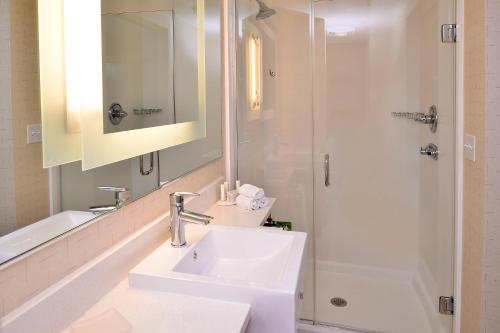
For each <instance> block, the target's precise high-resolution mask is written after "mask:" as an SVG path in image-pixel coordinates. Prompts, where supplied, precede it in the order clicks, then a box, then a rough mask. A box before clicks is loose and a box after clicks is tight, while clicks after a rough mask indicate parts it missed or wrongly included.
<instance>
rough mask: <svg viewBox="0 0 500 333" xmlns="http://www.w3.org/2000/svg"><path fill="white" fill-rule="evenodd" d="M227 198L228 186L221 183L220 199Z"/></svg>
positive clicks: (224, 199)
mask: <svg viewBox="0 0 500 333" xmlns="http://www.w3.org/2000/svg"><path fill="white" fill-rule="evenodd" d="M226 200H227V192H226V186H225V184H221V185H220V201H226Z"/></svg>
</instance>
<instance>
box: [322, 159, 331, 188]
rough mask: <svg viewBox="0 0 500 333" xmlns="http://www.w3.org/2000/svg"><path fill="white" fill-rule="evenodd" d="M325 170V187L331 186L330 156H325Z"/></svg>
mask: <svg viewBox="0 0 500 333" xmlns="http://www.w3.org/2000/svg"><path fill="white" fill-rule="evenodd" d="M323 163H324V168H325V186H326V187H328V186H330V154H325V160H324V162H323Z"/></svg>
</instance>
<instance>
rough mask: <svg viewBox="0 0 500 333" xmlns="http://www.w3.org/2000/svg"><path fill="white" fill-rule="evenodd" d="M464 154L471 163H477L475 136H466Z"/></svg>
mask: <svg viewBox="0 0 500 333" xmlns="http://www.w3.org/2000/svg"><path fill="white" fill-rule="evenodd" d="M464 154H465V158H466V159H468V160H469V161H472V162H475V161H476V137H475V136H474V135H470V134H466V135H465V140H464Z"/></svg>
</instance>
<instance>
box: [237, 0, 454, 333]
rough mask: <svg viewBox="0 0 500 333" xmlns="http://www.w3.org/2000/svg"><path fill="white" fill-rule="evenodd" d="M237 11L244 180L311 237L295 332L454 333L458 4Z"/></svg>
mask: <svg viewBox="0 0 500 333" xmlns="http://www.w3.org/2000/svg"><path fill="white" fill-rule="evenodd" d="M236 4H237V28H238V29H237V34H238V35H237V37H238V46H237V49H238V51H237V88H238V90H237V91H238V95H237V98H238V110H237V123H238V160H237V164H238V166H237V170H238V178H239V179H240V180H241V181H242V182H246V183H253V184H255V185H258V186H261V187H263V188H264V189H265V190H266V193H267V195H268V196H271V197H276V198H277V199H278V200H277V202H276V205H275V207H274V208H273V212H272V214H273V218H274V219H276V220H280V221H291V222H292V223H293V228H294V230H299V231H304V232H307V233H308V235H309V239H308V253H307V260H306V279H305V280H306V282H305V289H304V299H303V305H302V313H301V318H303V319H304V320H305V321H306V322H310V323H314V324H318V325H326V326H338V327H347V328H354V329H358V330H362V331H363V330H364V331H370V332H373V331H377V332H408V333H412V332H415V333H426V332H428V333H431V332H443V333H445V332H452V316H450V315H447V314H443V313H440V312H439V311H438V310H439V299H440V297H441V296H443V297H452V296H453V282H454V281H453V276H454V267H453V263H454V244H453V241H454V190H455V189H454V186H455V184H454V179H455V170H454V161H455V105H454V100H455V44H453V43H445V42H443V41H442V39H441V37H442V34H441V29H442V25H445V24H450V23H454V22H455V2H454V0H317V1H306V0H293V1H284V0H266V1H265V3H263V2H262V1H256V0H238V1H237V2H236ZM445 27H446V26H445ZM444 300H446V299H444Z"/></svg>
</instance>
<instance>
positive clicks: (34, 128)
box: [26, 124, 42, 144]
mask: <svg viewBox="0 0 500 333" xmlns="http://www.w3.org/2000/svg"><path fill="white" fill-rule="evenodd" d="M26 132H27V136H28V137H27V141H28V144H32V143H39V142H42V125H40V124H31V125H28V126H27V127H26Z"/></svg>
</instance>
